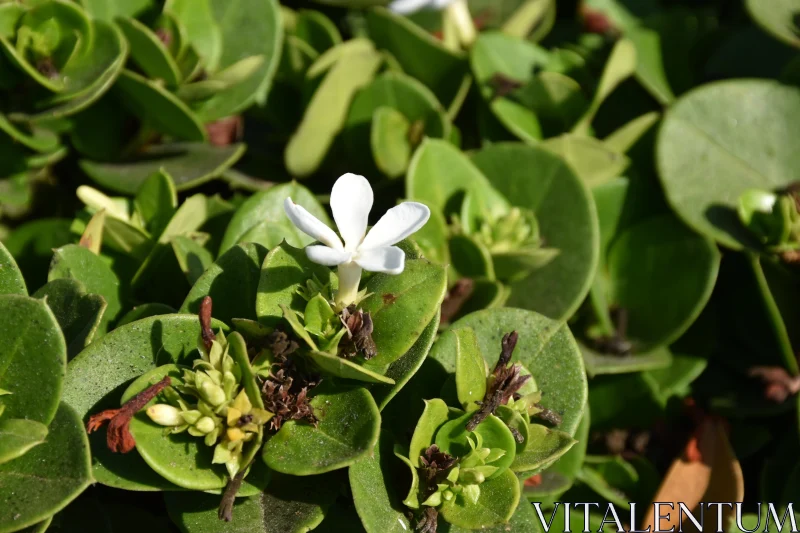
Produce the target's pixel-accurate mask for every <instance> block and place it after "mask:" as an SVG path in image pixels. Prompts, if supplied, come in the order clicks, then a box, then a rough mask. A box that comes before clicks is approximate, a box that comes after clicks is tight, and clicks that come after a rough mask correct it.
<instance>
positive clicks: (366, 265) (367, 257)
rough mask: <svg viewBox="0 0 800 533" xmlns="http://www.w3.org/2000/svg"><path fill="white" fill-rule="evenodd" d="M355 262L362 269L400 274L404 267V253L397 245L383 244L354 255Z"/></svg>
mask: <svg viewBox="0 0 800 533" xmlns="http://www.w3.org/2000/svg"><path fill="white" fill-rule="evenodd" d="M355 262H356V263H357V264H358V266H360V267H361V268H363V269H364V270H369V271H370V272H383V273H386V274H400V273H401V272H402V271H403V268H405V264H406V254H405V252H403V250H401V249H400V248H398V247H397V246H385V247H383V248H372V249H369V250H363V251H360V252H359V253H358V255H357V256H356V259H355Z"/></svg>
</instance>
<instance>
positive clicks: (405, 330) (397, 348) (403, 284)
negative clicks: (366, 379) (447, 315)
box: [361, 259, 447, 369]
mask: <svg viewBox="0 0 800 533" xmlns="http://www.w3.org/2000/svg"><path fill="white" fill-rule="evenodd" d="M365 288H366V290H367V294H371V295H372V296H370V297H368V298H366V299H365V300H363V301H362V302H361V308H362V309H363V310H364V311H366V312H369V313H370V315H371V317H372V323H373V325H374V331H373V333H372V339H373V340H374V341H375V346H376V347H377V350H378V355H377V356H375V357H373V358H372V359H370V360H369V361H366V362H365V364H364V366H366V367H367V368H370V369H383V368H385V367H386V366H388V365H390V364H392V363H393V362H395V361H396V360H397V359H399V358H400V357H401V356H402V355H403V354H405V353H406V352H407V351H408V350H410V349H411V347H412V346H413V345H414V343H415V342H416V341H417V339H418V338H419V336H420V335H421V334H422V332H423V331H424V330H425V327H426V326H427V325H428V324H429V323H430V321H431V320H433V317H434V316H436V314H437V313H438V312H439V307H440V306H441V303H442V300H443V299H444V295H445V291H446V289H447V274H446V271H445V269H444V267H441V266H439V265H435V264H433V263H431V262H429V261H427V260H425V259H409V260H406V263H405V269H404V270H403V273H402V274H398V275H389V274H375V275H374V276H372V277H371V278H370V279H369V281H367V284H366V287H365Z"/></svg>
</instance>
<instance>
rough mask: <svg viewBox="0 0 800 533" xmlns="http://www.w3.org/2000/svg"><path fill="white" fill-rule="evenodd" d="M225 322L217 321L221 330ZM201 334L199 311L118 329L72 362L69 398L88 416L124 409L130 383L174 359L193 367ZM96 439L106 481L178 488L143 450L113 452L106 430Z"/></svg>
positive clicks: (98, 474)
mask: <svg viewBox="0 0 800 533" xmlns="http://www.w3.org/2000/svg"><path fill="white" fill-rule="evenodd" d="M222 326H223V325H222V324H221V323H219V322H214V324H213V327H214V328H215V329H216V328H219V327H222ZM199 337H200V321H199V320H198V318H197V316H194V315H161V316H152V317H149V318H145V319H143V320H139V321H137V322H132V323H130V324H127V325H125V326H122V327H118V328H117V329H115V330H114V331H112V332H110V333H108V334H107V335H105V336H103V337H102V338H100V339H98V340H97V341H96V342H93V343H92V344H90V345H89V346H88V347H87V348H86V349H84V350H83V351H82V352H81V353H80V354H79V355H78V356H77V357H76V358H75V359H73V360H72V361H71V362H70V364H69V372H68V373H67V377H66V379H65V382H64V394H63V399H64V401H65V402H66V403H68V404H69V405H70V406H71V407H72V408H74V409H75V410H76V411H77V412H78V414H79V415H80V416H81V417H82V418H84V419H88V418H89V416H90V415H92V414H94V413H97V412H100V411H102V410H104V409H115V408H118V407H119V405H120V403H119V399H120V397H121V395H122V393H123V392H124V391H125V389H126V388H127V387H128V384H129V383H130V382H131V381H132V380H134V379H136V378H138V377H139V376H141V375H142V374H144V373H145V372H148V371H150V370H153V369H154V368H156V367H158V366H161V365H165V364H170V363H178V364H184V365H191V363H192V361H193V360H194V358H195V357H196V355H197V351H196V350H197V342H198V339H199ZM90 440H91V443H92V456H93V470H94V477H95V479H96V480H97V481H99V482H100V483H103V484H104V485H109V486H112V487H117V488H122V489H126V490H161V489H164V488H170V489H173V490H174V489H175V486H174V485H172V484H170V483H167V482H166V480H164V479H163V478H162V477H161V476H159V475H158V474H156V473H155V472H153V470H152V469H151V468H150V467H149V466H147V464H146V463H145V462H144V461H143V460H142V458H141V457H140V456H139V454H138V453H134V452H131V453H128V454H124V455H122V454H115V453H112V452H110V451H109V450H108V448H107V447H106V435H105V431H97V432H95V433H93V434H92V435H91V438H90Z"/></svg>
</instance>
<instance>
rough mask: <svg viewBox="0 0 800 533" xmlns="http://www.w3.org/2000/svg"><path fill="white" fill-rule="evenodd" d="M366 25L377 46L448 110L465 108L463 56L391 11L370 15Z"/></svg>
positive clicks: (466, 74)
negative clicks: (387, 53) (462, 106)
mask: <svg viewBox="0 0 800 533" xmlns="http://www.w3.org/2000/svg"><path fill="white" fill-rule="evenodd" d="M366 24H367V31H368V32H369V36H370V38H371V39H372V40H373V42H375V45H376V46H377V47H378V48H379V49H382V50H386V51H387V52H389V53H390V54H391V55H392V56H393V57H394V58H396V59H397V62H398V63H399V64H400V66H401V67H402V68H403V70H404V71H405V72H406V73H408V74H409V75H410V76H412V77H414V78H416V79H418V80H419V81H421V82H422V83H424V84H425V85H427V86H428V88H430V89H431V90H432V91H433V93H434V94H435V95H436V98H437V99H438V100H439V101H440V102H441V103H442V104H443V105H444V106H445V107H447V108H448V109H451V110H453V111H455V110H457V109H458V108H460V107H461V104H462V102H463V99H464V98H465V96H466V95H465V94H464V87H467V88H468V87H469V80H468V79H467V78H468V70H469V68H468V65H467V61H466V57H465V55H464V54H463V53H461V52H453V51H452V50H449V49H447V48H446V47H445V46H444V45H443V44H442V42H441V41H439V40H438V39H436V38H434V37H433V36H432V35H430V34H429V33H427V32H426V31H424V30H423V29H422V28H420V27H419V26H417V25H416V24H414V23H413V22H411V21H410V20H408V19H407V18H406V17H403V16H400V15H398V14H396V13H392V12H391V11H389V10H387V9H383V8H376V9H373V10H370V11H368V12H367V16H366ZM465 79H466V84H465Z"/></svg>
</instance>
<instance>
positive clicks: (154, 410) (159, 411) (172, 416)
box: [147, 403, 184, 427]
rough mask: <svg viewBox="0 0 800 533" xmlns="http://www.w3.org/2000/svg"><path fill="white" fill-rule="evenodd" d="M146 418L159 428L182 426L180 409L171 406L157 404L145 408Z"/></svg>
mask: <svg viewBox="0 0 800 533" xmlns="http://www.w3.org/2000/svg"><path fill="white" fill-rule="evenodd" d="M147 416H149V417H150V420H152V421H153V422H155V423H156V424H158V425H160V426H169V427H173V426H180V425H181V424H183V423H184V422H183V417H182V416H181V411H180V409H177V408H175V407H173V406H171V405H167V404H163V403H158V404H156V405H152V406H150V407H148V408H147Z"/></svg>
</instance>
